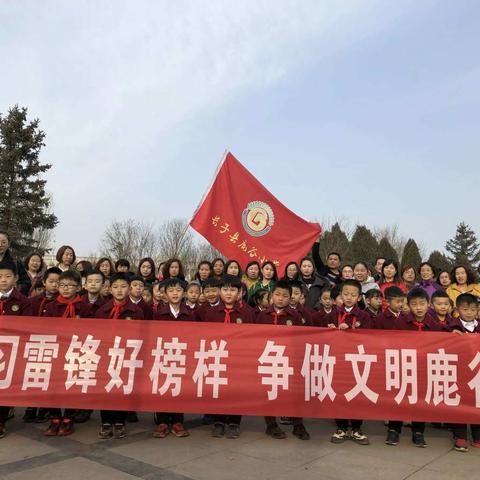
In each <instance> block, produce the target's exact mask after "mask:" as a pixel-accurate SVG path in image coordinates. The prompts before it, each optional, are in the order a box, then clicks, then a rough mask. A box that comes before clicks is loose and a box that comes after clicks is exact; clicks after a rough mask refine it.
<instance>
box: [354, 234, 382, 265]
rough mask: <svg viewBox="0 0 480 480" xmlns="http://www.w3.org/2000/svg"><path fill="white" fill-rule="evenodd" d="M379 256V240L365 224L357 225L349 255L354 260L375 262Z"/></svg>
mask: <svg viewBox="0 0 480 480" xmlns="http://www.w3.org/2000/svg"><path fill="white" fill-rule="evenodd" d="M377 256H378V242H377V240H376V239H375V237H374V236H373V233H372V232H371V231H370V230H369V229H368V228H367V227H366V226H365V225H357V228H356V229H355V232H354V233H353V235H352V239H351V241H350V249H349V254H348V257H349V258H350V259H351V260H352V261H354V262H358V261H364V262H367V263H369V264H370V265H372V264H373V262H374V261H375V258H376V257H377Z"/></svg>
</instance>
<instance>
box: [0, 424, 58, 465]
mask: <svg viewBox="0 0 480 480" xmlns="http://www.w3.org/2000/svg"><path fill="white" fill-rule="evenodd" d="M0 442H1V443H0V445H1V448H0V465H3V464H5V463H11V462H17V461H20V460H26V459H28V458H32V457H38V456H41V455H46V454H48V453H52V452H55V451H56V449H55V448H54V447H51V446H49V445H45V444H43V443H40V442H37V441H35V440H33V439H29V438H25V437H24V436H22V435H19V434H18V433H13V432H12V433H9V434H8V437H5V438H4V439H2V440H0Z"/></svg>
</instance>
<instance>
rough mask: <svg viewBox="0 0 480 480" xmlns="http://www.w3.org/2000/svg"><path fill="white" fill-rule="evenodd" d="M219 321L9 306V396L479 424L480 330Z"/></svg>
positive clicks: (16, 401)
mask: <svg viewBox="0 0 480 480" xmlns="http://www.w3.org/2000/svg"><path fill="white" fill-rule="evenodd" d="M209 327H210V326H209V325H208V324H204V323H195V322H178V323H177V322H155V321H135V320H129V321H124V320H96V319H95V320H94V319H78V320H68V321H65V320H62V319H55V318H54V319H48V318H42V319H41V322H40V321H39V319H38V318H37V317H22V321H21V322H18V317H8V316H4V317H2V321H1V323H0V396H1V403H2V404H3V405H12V406H15V405H18V406H22V405H23V406H25V405H36V406H39V407H56V406H59V405H61V406H63V407H72V408H84V409H85V408H91V409H101V408H109V409H119V410H129V409H130V410H131V409H134V410H139V411H158V410H162V411H181V412H185V413H188V412H191V413H198V412H202V413H203V412H206V413H218V414H222V413H225V414H246V415H261V416H262V415H278V416H280V415H283V416H292V417H320V418H350V417H352V416H354V417H355V418H363V419H391V418H393V419H396V420H418V421H422V420H423V421H436V422H440V421H442V422H451V423H471V422H473V423H475V422H476V423H479V418H480V336H479V335H463V336H460V335H455V334H450V333H437V332H432V333H423V332H422V333H417V332H400V331H387V330H382V331H381V333H380V332H379V331H375V330H371V331H368V330H358V331H346V332H341V331H336V330H329V329H323V328H318V327H285V326H275V325H228V324H225V325H224V324H215V328H209ZM352 412H355V414H354V415H352Z"/></svg>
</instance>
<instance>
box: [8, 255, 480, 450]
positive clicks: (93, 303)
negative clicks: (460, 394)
mask: <svg viewBox="0 0 480 480" xmlns="http://www.w3.org/2000/svg"><path fill="white" fill-rule="evenodd" d="M332 255H334V256H338V258H340V256H339V255H338V254H336V253H334V254H332ZM327 258H330V255H329V256H328V257H327ZM62 259H63V257H62ZM102 260H103V263H105V261H108V263H109V269H108V271H107V269H106V268H101V267H102V262H99V263H97V268H94V269H85V270H84V269H83V268H82V269H81V273H80V272H79V271H77V270H76V269H74V268H73V266H68V268H62V265H60V268H59V267H52V268H48V269H47V270H45V271H44V272H42V277H41V282H39V283H37V284H36V286H35V291H34V292H32V296H30V297H28V298H27V297H25V296H23V295H22V294H21V293H20V291H19V290H18V289H17V288H16V284H17V280H18V276H17V274H18V272H17V265H16V264H15V262H12V261H9V260H3V261H0V315H28V316H40V317H41V316H44V317H59V318H99V319H125V320H129V319H135V320H141V319H145V320H157V321H200V322H220V323H235V324H240V323H259V324H271V325H282V326H310V327H324V328H336V329H339V330H348V329H357V328H360V329H381V330H391V329H399V330H413V331H418V332H425V331H451V332H457V333H462V334H472V333H480V325H479V322H478V315H479V310H478V299H477V297H476V296H475V295H473V294H471V293H460V294H459V295H458V296H457V297H456V302H455V310H453V304H452V301H451V298H450V297H449V295H448V294H447V293H446V292H445V291H444V290H443V289H441V288H439V289H435V291H433V292H432V293H431V295H429V293H428V292H427V291H426V289H425V288H422V287H421V286H413V288H411V289H410V290H409V291H408V289H406V288H404V285H402V284H401V283H395V282H389V283H390V284H388V285H386V283H387V282H381V281H380V282H379V283H378V284H377V283H375V286H373V284H372V282H371V281H370V280H367V279H370V276H369V275H368V273H367V274H366V279H365V281H364V282H361V281H359V280H357V279H355V278H346V279H345V278H340V277H339V276H338V270H337V271H335V269H332V265H333V264H332V263H330V265H329V266H324V267H325V269H326V270H325V271H324V272H323V275H318V273H317V272H316V271H315V267H317V270H318V269H319V268H318V265H315V266H313V265H314V261H312V259H310V258H305V259H303V260H302V263H301V264H300V265H299V266H298V265H297V271H296V274H295V272H294V271H293V269H291V268H290V269H289V267H291V265H290V264H289V266H287V268H286V269H285V276H284V277H283V278H282V279H278V278H273V275H272V277H271V278H270V279H268V282H262V281H261V279H260V280H259V282H260V285H259V284H258V283H255V284H253V283H252V281H251V282H250V287H249V285H248V282H244V281H242V279H243V277H242V272H241V269H240V265H239V263H238V262H235V261H231V262H228V263H227V265H228V264H230V265H232V264H233V263H232V262H234V263H235V265H234V266H235V268H233V269H228V268H225V267H226V265H225V263H224V264H223V267H224V268H223V269H220V268H219V267H218V268H217V270H215V262H213V265H212V264H211V263H209V262H202V264H203V265H205V264H207V263H208V265H209V268H208V269H204V272H203V275H197V276H196V277H197V278H196V279H195V280H193V281H191V282H190V283H187V282H186V281H185V278H184V274H183V269H182V266H181V262H180V261H179V260H177V259H172V260H169V261H168V262H166V264H165V265H166V267H165V266H164V269H163V270H162V278H161V279H160V281H159V280H158V278H156V275H155V266H154V265H153V261H152V263H150V261H148V262H143V263H142V262H141V263H140V265H139V268H138V272H137V273H135V274H132V273H130V272H129V269H130V265H129V264H128V262H126V261H118V262H117V263H116V265H115V266H114V267H113V265H112V263H111V262H110V260H108V259H102ZM217 260H219V259H217ZM222 262H223V261H222ZM145 263H148V264H149V267H150V268H145V266H144V264H145ZM217 263H218V262H217ZM292 263H293V262H292ZM359 263H360V264H362V265H363V266H365V268H367V267H366V264H365V263H364V262H359ZM387 263H388V261H387ZM202 264H201V265H200V266H199V272H198V273H199V274H200V271H201V268H200V267H201V266H202ZM269 264H270V262H269ZM64 266H65V265H63V267H64ZM112 267H113V268H112ZM262 267H264V266H261V265H258V270H259V272H261V271H262ZM302 268H303V269H302ZM432 268H433V267H432ZM288 269H289V270H288ZM397 269H398V268H397ZM289 272H290V274H289ZM292 272H293V273H292ZM325 273H327V274H328V275H325ZM275 274H276V272H275ZM309 275H310V276H309ZM250 280H252V279H250ZM252 286H254V287H255V288H252ZM320 286H321V288H320ZM366 286H368V288H366ZM317 287H319V289H318V292H317V293H316V294H315V296H314V297H313V296H312V295H310V296H309V293H310V294H311V293H312V292H311V289H312V288H317ZM371 287H372V288H371ZM384 287H385V288H384ZM32 288H33V286H32ZM35 293H36V294H35ZM307 299H309V301H307ZM309 303H310V305H309ZM9 411H10V407H8V406H3V407H0V438H2V437H3V436H5V433H6V429H5V423H6V420H7V419H8V415H9ZM89 413H90V412H88V411H78V410H77V411H75V410H72V409H65V410H63V412H62V410H61V409H60V408H50V409H36V408H34V407H29V408H27V409H26V412H25V416H24V421H26V422H33V421H37V422H44V421H49V426H48V427H47V429H46V430H45V432H44V434H45V435H47V436H66V435H70V434H71V433H73V431H74V423H75V419H76V418H77V417H78V416H80V417H81V416H82V414H83V415H84V421H85V419H88V417H89ZM100 415H101V428H100V431H99V437H100V438H102V439H108V438H123V437H125V435H126V429H125V423H126V419H127V416H128V415H133V418H135V413H134V412H121V411H113V410H102V411H101V412H100ZM209 417H210V421H211V422H212V423H213V427H212V435H213V436H214V437H226V438H237V437H238V436H239V435H240V424H241V416H238V415H211V416H209ZM154 419H155V423H156V427H155V429H154V432H153V436H154V437H156V438H164V437H166V436H167V435H168V434H170V433H172V434H173V435H175V436H177V437H186V436H188V435H189V432H188V430H187V429H186V428H185V425H184V418H183V414H182V413H178V412H177V413H173V412H156V413H155V415H154ZM280 422H281V423H287V424H288V423H289V424H292V425H293V435H295V436H296V437H298V438H299V439H301V440H308V439H309V438H310V435H309V433H308V432H307V430H306V428H305V425H304V423H303V419H302V418H283V417H282V418H281V419H280ZM280 422H279V421H277V418H275V417H271V416H270V417H268V416H267V417H265V424H266V433H267V435H269V436H271V437H273V438H276V439H282V438H285V437H286V434H285V431H284V430H283V429H282V428H281V427H280V426H279V423H280ZM335 422H336V430H335V432H334V433H333V435H332V437H331V441H332V442H333V443H342V442H344V441H346V440H353V441H354V442H356V443H358V444H361V445H367V444H369V439H368V437H367V435H365V433H364V432H363V431H362V420H360V419H336V420H335ZM411 427H412V441H413V443H414V444H415V445H416V446H418V447H425V446H426V445H427V444H426V441H425V438H424V431H425V423H422V422H412V424H411ZM449 428H450V429H451V431H452V433H453V438H454V448H455V449H456V450H458V451H467V449H468V443H467V438H468V435H467V426H466V425H450V426H449ZM401 429H402V422H400V421H395V420H391V421H389V422H388V429H387V438H386V441H385V443H386V444H388V445H396V444H397V443H398V442H399V438H400V433H401ZM471 436H472V438H471V444H472V445H473V446H474V447H477V448H480V425H471Z"/></svg>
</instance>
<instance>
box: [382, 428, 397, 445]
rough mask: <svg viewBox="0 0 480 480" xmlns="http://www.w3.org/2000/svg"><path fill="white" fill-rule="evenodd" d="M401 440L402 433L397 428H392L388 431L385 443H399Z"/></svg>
mask: <svg viewBox="0 0 480 480" xmlns="http://www.w3.org/2000/svg"><path fill="white" fill-rule="evenodd" d="M399 441H400V434H399V433H398V432H397V431H396V430H392V429H391V428H390V429H389V430H388V432H387V439H386V440H385V443H386V444H387V445H398V442H399Z"/></svg>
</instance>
